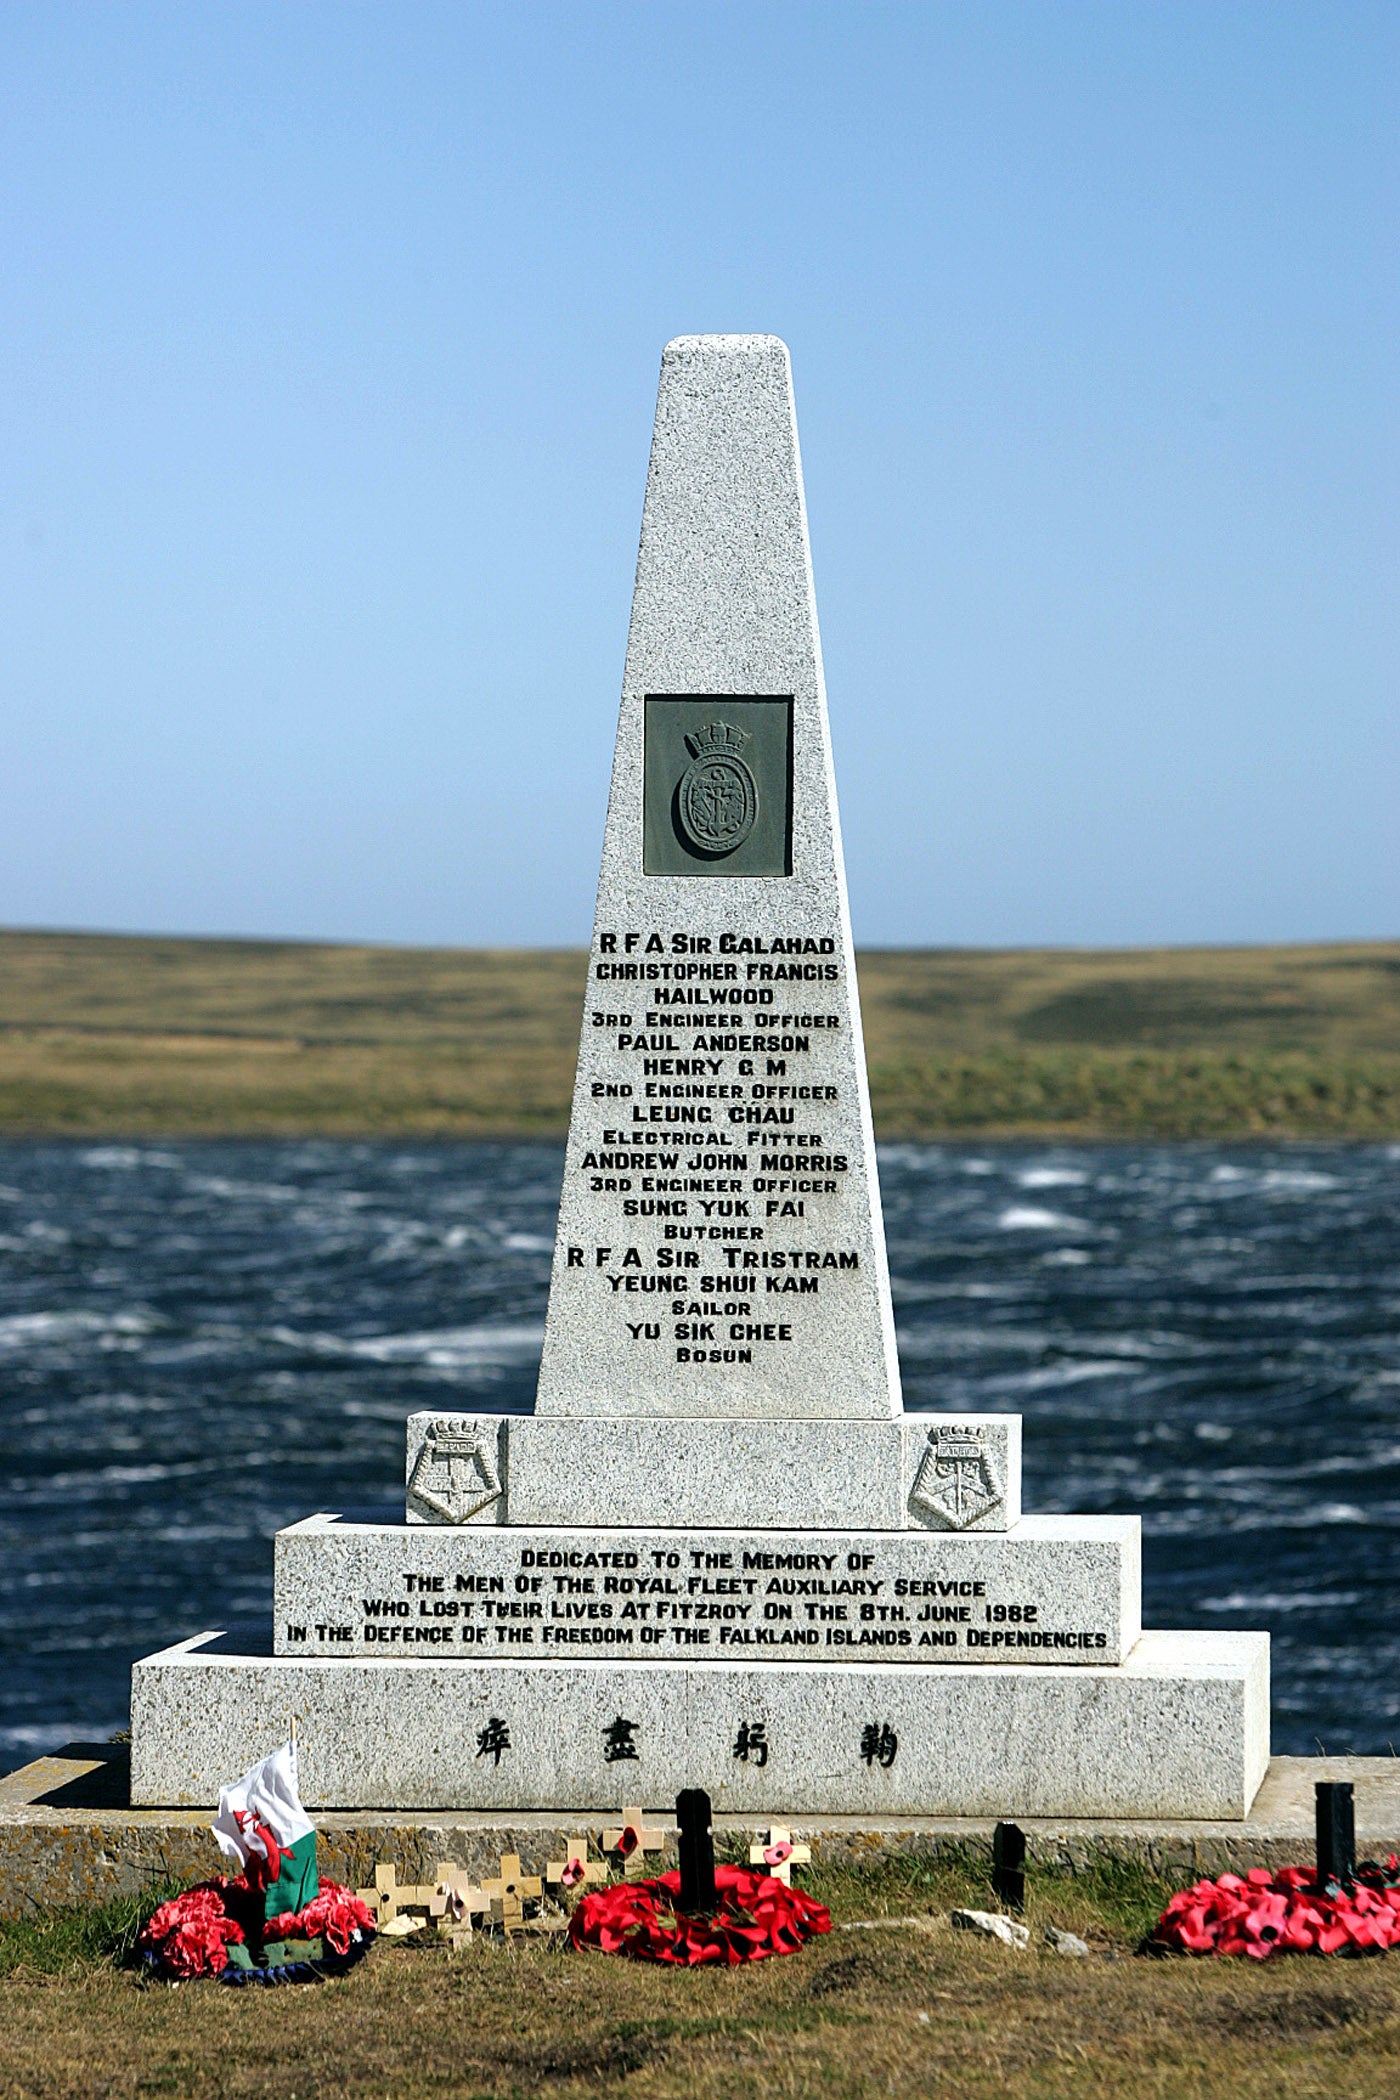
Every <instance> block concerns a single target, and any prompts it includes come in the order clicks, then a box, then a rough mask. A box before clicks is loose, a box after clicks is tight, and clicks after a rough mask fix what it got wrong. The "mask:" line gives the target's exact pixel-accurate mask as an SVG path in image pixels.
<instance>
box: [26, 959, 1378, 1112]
mask: <svg viewBox="0 0 1400 2100" xmlns="http://www.w3.org/2000/svg"><path fill="white" fill-rule="evenodd" d="M860 982H861V995H862V999H863V1002H864V1009H865V1026H866V1045H867V1051H868V1055H869V1060H870V1074H871V1086H872V1091H873V1094H874V1100H875V1121H876V1127H877V1129H878V1130H879V1132H880V1134H881V1136H883V1137H899V1136H905V1137H914V1136H930V1137H932V1136H939V1135H966V1136H973V1135H981V1136H988V1135H998V1134H1001V1135H1012V1134H1016V1133H1035V1134H1038V1135H1046V1136H1049V1135H1054V1134H1062V1135H1075V1136H1146V1135H1153V1134H1157V1135H1162V1136H1170V1137H1191V1136H1266V1135H1273V1136H1298V1137H1308V1136H1317V1137H1334V1136H1335V1137H1347V1136H1355V1137H1380V1136H1397V1135H1400V942H1392V943H1376V944H1370V945H1359V944H1358V945H1355V946H1334V947H1317V948H1234V949H1159V950H1146V949H1143V950H1123V951H1117V952H1108V951H1105V952H1093V951H1083V950H1080V951H1072V950H1065V951H1060V950H1027V951H1021V952H1012V951H988V952H975V951H968V950H931V951H922V950H921V951H912V950H898V951H896V950H876V951H871V952H869V953H867V954H864V955H862V956H861V958H860ZM583 984H584V958H583V957H582V955H581V954H577V953H573V952H557V951H548V950H528V951H519V952H511V951H507V950H495V951H474V950H459V949H392V948H350V947H320V946H313V945H309V944H305V945H303V944H292V943H283V942H261V941H192V940H158V939H157V940H152V939H126V938H120V937H113V936H107V935H89V934H46V933H0V1133H5V1134H9V1135H21V1134H33V1135H38V1134H54V1135H81V1136H89V1135H95V1134H99V1133H101V1134H112V1135H140V1134H164V1135H168V1136H177V1135H182V1134H183V1135H206V1136H215V1135H270V1134H284V1133H285V1134H294V1133H313V1132H315V1133H322V1134H327V1135H330V1134H334V1135H344V1136H351V1135H362V1134H374V1133H383V1134H391V1133H404V1134H413V1135H419V1136H428V1135H437V1136H459V1137H498V1136H506V1135H512V1134H518V1135H541V1136H543V1135H549V1136H553V1135H556V1134H560V1133H562V1131H563V1129H564V1127H565V1124H566V1121H567V1116H568V1103H569V1091H570V1086H571V1084H572V1079H573V1064H574V1051H575V1046H576V1043H577V1037H578V1025H579V1014H580V1010H581V1005H582V999H583Z"/></svg>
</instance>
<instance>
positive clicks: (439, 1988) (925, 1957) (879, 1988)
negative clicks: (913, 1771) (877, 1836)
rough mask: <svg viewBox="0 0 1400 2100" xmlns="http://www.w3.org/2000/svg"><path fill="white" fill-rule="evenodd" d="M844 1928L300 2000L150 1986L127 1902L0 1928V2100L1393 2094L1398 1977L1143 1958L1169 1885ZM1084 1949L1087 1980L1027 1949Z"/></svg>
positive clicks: (445, 1974)
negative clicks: (1013, 1913)
mask: <svg viewBox="0 0 1400 2100" xmlns="http://www.w3.org/2000/svg"><path fill="white" fill-rule="evenodd" d="M809 1885H810V1886H811V1888H812V1890H813V1892H814V1893H816V1894H818V1895H820V1896H821V1897H822V1898H823V1900H825V1901H826V1902H828V1903H829V1904H830V1905H831V1908H832V1912H833V1916H834V1918H835V1920H836V1923H837V1925H838V1927H840V1926H842V1925H847V1926H849V1925H853V1924H855V1922H856V1921H857V1920H860V1919H871V1918H876V1917H881V1916H883V1917H901V1918H902V1917H910V1916H912V1917H916V1918H919V1919H921V1920H922V1921H923V1926H924V1929H922V1930H920V1929H918V1928H917V1927H901V1928H899V1929H894V1930H875V1931H866V1930H859V1929H857V1930H851V1931H841V1930H839V1929H838V1930H836V1931H834V1932H833V1933H832V1934H831V1935H830V1936H829V1937H828V1938H826V1939H823V1940H818V1941H815V1942H813V1943H812V1944H811V1945H810V1946H809V1947H808V1948H806V1949H805V1950H804V1951H803V1953H801V1954H799V1955H796V1956H793V1957H790V1958H788V1959H785V1960H775V1961H768V1962H764V1963H762V1964H760V1965H757V1966H755V1967H753V1968H750V1969H741V1970H735V1971H726V1972H723V1973H717V1972H715V1971H712V1970H706V1971H701V1972H694V1973H682V1972H677V1971H672V1970H665V1969H653V1968H648V1967H643V1966H634V1965H633V1964H631V1963H628V1962H623V1961H617V1960H609V1959H606V1958H604V1957H601V1956H597V1955H569V1954H564V1953H562V1952H560V1951H558V1950H557V1949H556V1948H553V1947H541V1946H538V1945H530V1944H525V1945H522V1946H520V1947H519V1948H514V1947H511V1948H502V1947H500V1946H495V1945H492V1944H490V1943H487V1942H484V1941H481V1940H478V1941H477V1942H476V1943H475V1944H474V1945H473V1946H472V1947H471V1948H470V1949H469V1950H467V1951H466V1952H465V1953H463V1954H461V1955H458V1956H453V1955H450V1954H449V1953H448V1952H447V1951H446V1950H445V1949H443V1948H442V1947H440V1946H437V1945H429V1946H424V1947H421V1948H418V1947H414V1946H412V1945H402V1944H401V1945H399V1946H395V1947H383V1948H379V1949H376V1950H375V1952H374V1954H373V1955H372V1956H371V1958H370V1960H369V1961H367V1962H366V1963H365V1964H364V1965H363V1966H362V1967H361V1968H360V1969H359V1970H357V1971H356V1972H355V1973H354V1974H352V1975H351V1976H349V1977H347V1978H345V1979H343V1980H341V1981H339V1982H335V1983H327V1984H324V1985H321V1986H318V1987H312V1986H307V1987H305V1988H302V1989H298V1990H284V1991H251V1990H245V1991H227V1990H220V1989H218V1988H217V1987H215V1986H210V1985H196V1986H185V1987H182V1988H180V1989H177V1990H170V1989H168V1988H164V1987H149V1988H143V1987H142V1986H141V1984H140V1983H139V1981H138V1979H137V1978H136V1977H135V1976H134V1975H133V1973H132V1972H131V1971H130V1970H129V1969H126V1968H123V1967H122V1966H121V1962H122V1959H123V1957H124V1955H125V1953H126V1952H127V1950H128V1949H129V1948H130V1945H131V1943H132V1940H133V1938H134V1931H135V1924H136V1917H137V1912H136V1907H135V1906H134V1905H127V1906H124V1907H122V1906H119V1907H117V1908H115V1909H114V1910H113V1911H111V1912H109V1913H106V1914H103V1916H102V1917H100V1918H99V1919H97V1920H96V1921H94V1920H92V1919H90V1918H89V1919H88V1920H86V1921H79V1920H77V1919H74V1918H63V1917H57V1918H51V1919H48V1920H44V1921H39V1922H37V1923H29V1924H26V1925H20V1926H10V1927H4V1928H0V2093H3V2094H5V2095H11V2094H15V2095H20V2094H22V2095H25V2096H30V2095H33V2096H36V2100H38V2096H43V2100H49V2096H60V2095H62V2096H67V2095H83V2096H89V2095H98V2094H101V2095H107V2096H111V2100H125V2096H127V2095H132V2096H136V2095H144V2094H191V2095H199V2096H201V2100H202V2096H205V2095H208V2096H211V2100H214V2096H217V2100H242V2096H244V2095H249V2096H251V2095H262V2094H268V2095H276V2096H277V2100H332V2096H334V2100H344V2096H353V2095H358V2094H362V2093H364V2094H369V2093H373V2094H386V2095H393V2096H396V2100H397V2096H404V2100H420V2096H422V2100H437V2096H440V2095H446V2094H459V2095H464V2096H466V2095H479V2096H487V2095H489V2096H491V2100H505V2096H515V2095H535V2094H549V2095H550V2096H551V2100H554V2096H557V2100H572V2096H575V2095H583V2094H597V2093H609V2094H615V2093H625V2094H627V2095H628V2096H629V2100H701V2096H706V2100H708V2096H726V2100H727V2096H731V2095H734V2096H738V2095H744V2096H748V2095H753V2096H763V2100H769V2096H790V2095H802V2096H807V2095H815V2094H821V2095H823V2096H826V2095H831V2096H835V2100H842V2096H847V2095H849V2096H852V2100H855V2096H865V2095H868V2094H896V2095H905V2094H907V2095H910V2096H913V2095H918V2096H921V2100H922V2096H938V2100H942V2096H957V2100H964V2096H966V2100H1060V2096H1064V2100H1120V2096H1122V2100H1126V2096H1128V2095H1132V2096H1133V2100H1142V2096H1154V2100H1155V2096H1161V2100H1197V2096H1201V2100H1215V2096H1221V2100H1223V2096H1226V2095H1229V2096H1230V2100H1256V2096H1257V2100H1264V2096H1268V2100H1276V2096H1277V2095H1278V2094H1279V2093H1287V2094H1288V2095H1289V2096H1290V2100H1314V2096H1316V2100H1322V2096H1328V2100H1331V2096H1336V2100H1382V2096H1385V2100H1393V2096H1394V2095H1395V2094H1396V2093H1398V2092H1400V1963H1397V1962H1396V1961H1395V1960H1393V1959H1389V1958H1384V1957H1382V1958H1373V1959H1368V1960H1354V1961H1338V1960H1333V1961H1319V1960H1309V1959H1307V1958H1304V1957H1297V1956H1295V1957H1283V1958H1278V1959H1276V1960H1274V1961H1271V1962H1269V1963H1267V1964H1261V1965H1258V1966H1256V1965H1255V1964H1253V1963H1245V1962H1214V1961H1199V1962H1197V1961H1188V1960H1151V1959H1148V1958H1144V1957H1140V1956H1138V1955H1137V1954H1136V1953H1135V1951H1134V1950H1135V1948H1136V1946H1137V1943H1138V1941H1139V1939H1140V1937H1141V1935H1142V1933H1143V1931H1144V1930H1145V1929H1146V1928H1147V1927H1148V1926H1149V1925H1150V1924H1151V1922H1152V1920H1153V1919H1154V1918H1155V1917H1156V1915H1157V1913H1158V1911H1159V1910H1160V1908H1161V1906H1162V1904H1163V1902H1164V1901H1165V1898H1166V1894H1167V1893H1168V1889H1167V1886H1166V1885H1165V1884H1162V1883H1158V1882H1156V1881H1155V1880H1154V1879H1153V1878H1152V1877H1151V1876H1150V1875H1148V1874H1146V1873H1144V1872H1142V1871H1140V1870H1136V1869H1128V1868H1124V1869H1119V1870H1116V1871H1113V1870H1106V1869H1105V1870H1100V1871H1099V1872H1098V1873H1096V1874H1092V1875H1084V1876H1078V1877H1071V1876H1067V1875H1066V1876H1058V1875H1051V1874H1047V1873H1041V1874H1039V1875H1037V1876H1036V1877H1035V1878H1034V1879H1033V1882H1032V1886H1031V1889H1030V1892H1029V1897H1028V1906H1027V1911H1026V1918H1027V1922H1028V1923H1029V1924H1030V1926H1031V1928H1032V1936H1033V1944H1032V1949H1031V1951H1029V1952H1026V1953H1013V1952H1011V1951H1010V1950H1008V1949H1006V1948H1003V1947H1000V1946H996V1945H991V1944H987V1943H984V1942H982V1941H979V1940H976V1939H974V1938H973V1937H972V1936H971V1935H969V1934H966V1933H954V1932H953V1931H952V1930H951V1928H950V1927H949V1926H948V1924H947V1912H948V1910H949V1908H950V1906H951V1905H952V1904H954V1903H972V1904H974V1905H976V1906H978V1907H983V1908H985V1907H988V1906H989V1904H990V1896H989V1891H988V1889H987V1887H986V1884H985V1882H984V1881H983V1880H981V1879H980V1878H979V1876H978V1874H977V1872H976V1871H975V1870H974V1869H973V1868H972V1867H970V1866H969V1867H968V1868H966V1869H960V1868H958V1867H957V1866H955V1865H952V1866H941V1867H938V1868H928V1867H920V1866H918V1865H917V1864H915V1863H912V1862H910V1863H892V1864H890V1865H889V1866H887V1867H883V1868H881V1869H879V1870H871V1871H862V1870H854V1871H851V1870H847V1871H843V1872H834V1873H830V1874H827V1875H821V1874H813V1875H812V1876H811V1877H810V1883H809ZM1049 1922H1053V1923H1055V1924H1057V1925H1059V1926H1061V1927H1063V1928H1067V1929H1069V1930H1073V1931H1077V1932H1079V1933H1081V1934H1082V1935H1083V1936H1084V1937H1085V1938H1086V1939H1087V1940H1088V1941H1089V1943H1090V1947H1091V1953H1090V1956H1089V1958H1088V1959H1087V1960H1073V1959H1066V1958H1064V1957H1061V1956H1058V1955H1055V1954H1053V1953H1051V1952H1050V1951H1049V1950H1048V1949H1047V1948H1045V1947H1044V1946H1043V1944H1037V1942H1038V1941H1039V1938H1040V1935H1041V1933H1042V1932H1043V1928H1044V1926H1045V1924H1046V1923H1049Z"/></svg>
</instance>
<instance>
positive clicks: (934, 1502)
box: [909, 1424, 1004, 1531]
mask: <svg viewBox="0 0 1400 2100" xmlns="http://www.w3.org/2000/svg"><path fill="white" fill-rule="evenodd" d="M1003 1492H1004V1489H1003V1484H1002V1482H1001V1480H1000V1479H999V1478H998V1477H997V1470H996V1467H995V1465H994V1464H993V1462H992V1457H991V1453H990V1452H989V1451H988V1450H987V1448H986V1446H985V1445H984V1443H983V1441H982V1438H981V1437H980V1435H979V1434H978V1432H977V1431H976V1430H975V1429H963V1428H958V1427H956V1426H953V1425H949V1426H946V1427H945V1426H943V1425H941V1424H940V1426H939V1427H938V1428H937V1429H931V1430H930V1431H929V1438H928V1444H927V1445H926V1447H925V1450H924V1455H923V1457H922V1459H921V1460H920V1462H919V1470H918V1472H917V1473H916V1474H915V1476H914V1485H913V1487H912V1489H911V1490H910V1494H909V1500H910V1502H911V1503H912V1504H913V1506H914V1507H915V1508H916V1509H917V1510H918V1511H919V1512H920V1514H921V1515H923V1516H924V1517H926V1518H931V1519H933V1521H934V1522H935V1523H942V1524H946V1525H947V1526H948V1528H949V1529H950V1530H951V1531H965V1530H966V1529H967V1527H968V1526H969V1524H975V1523H976V1522H977V1520H978V1518H979V1517H984V1516H985V1515H986V1514H987V1512H988V1511H989V1510H992V1509H995V1508H996V1506H997V1504H998V1503H999V1502H1000V1501H1001V1499H1002V1495H1003Z"/></svg>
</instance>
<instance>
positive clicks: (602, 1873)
mask: <svg viewBox="0 0 1400 2100" xmlns="http://www.w3.org/2000/svg"><path fill="white" fill-rule="evenodd" d="M564 1854H565V1856H564V1858H563V1859H554V1860H551V1861H550V1863H549V1865H548V1866H547V1867H546V1868H545V1870H544V1878H545V1880H546V1881H547V1882H549V1883H550V1884H551V1886H554V1887H558V1888H565V1889H577V1888H582V1889H584V1890H586V1889H587V1888H588V1886H589V1884H590V1883H591V1882H595V1881H606V1880H607V1878H608V1866H607V1862H606V1860H601V1859H598V1860H591V1859H590V1858H589V1857H588V1840H587V1838H586V1837H581V1838H569V1839H567V1840H566V1842H565V1845H564Z"/></svg>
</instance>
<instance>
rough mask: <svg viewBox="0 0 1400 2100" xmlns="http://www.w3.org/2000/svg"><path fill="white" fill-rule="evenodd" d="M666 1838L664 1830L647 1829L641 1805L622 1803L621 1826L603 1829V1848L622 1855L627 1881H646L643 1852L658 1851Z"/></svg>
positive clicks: (623, 1869) (624, 1874) (624, 1876)
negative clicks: (634, 1806)
mask: <svg viewBox="0 0 1400 2100" xmlns="http://www.w3.org/2000/svg"><path fill="white" fill-rule="evenodd" d="M665 1842H666V1833H665V1831H664V1830H648V1829H647V1828H646V1825H645V1822H644V1820H643V1817H642V1811H641V1810H640V1809H639V1808H631V1807H628V1806H627V1804H626V1803H624V1804H623V1809H622V1827H621V1829H620V1830H605V1831H604V1832H603V1850H604V1851H605V1852H617V1853H619V1854H620V1855H621V1857H622V1875H623V1879H624V1880H625V1881H645V1880H646V1878H647V1863H646V1859H645V1857H644V1855H645V1854H646V1853H648V1852H659V1851H660V1850H661V1848H662V1846H663V1845H664V1844H665Z"/></svg>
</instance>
